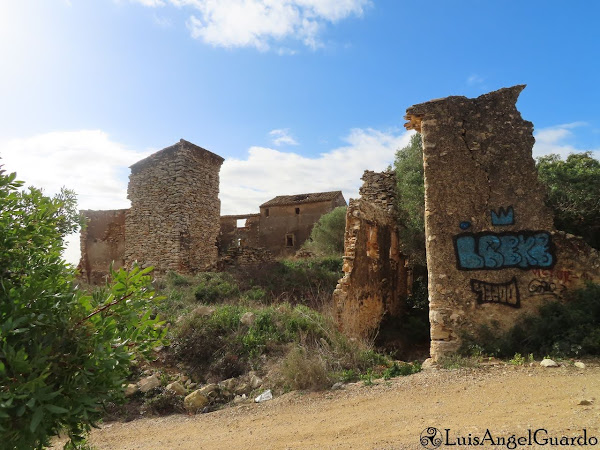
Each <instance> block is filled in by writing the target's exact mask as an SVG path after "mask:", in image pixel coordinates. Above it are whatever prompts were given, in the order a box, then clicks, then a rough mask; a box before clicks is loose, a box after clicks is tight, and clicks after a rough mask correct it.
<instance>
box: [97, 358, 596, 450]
mask: <svg viewBox="0 0 600 450" xmlns="http://www.w3.org/2000/svg"><path fill="white" fill-rule="evenodd" d="M538 364H539V363H536V366H534V367H514V366H510V365H504V364H502V365H498V366H490V367H482V368H477V369H460V370H452V371H448V370H429V371H426V372H421V373H419V374H416V375H412V376H409V377H403V378H395V379H393V380H390V381H388V382H386V381H383V380H377V381H376V384H375V385H374V386H365V385H364V383H362V382H361V383H353V384H349V385H346V387H345V388H344V389H343V390H339V391H328V392H320V393H299V392H292V393H288V394H285V395H283V396H280V397H276V398H274V399H273V400H271V401H269V402H266V403H262V404H246V405H240V406H234V407H228V408H225V409H222V410H220V411H216V412H213V413H210V414H200V415H196V416H184V415H175V416H169V417H163V418H148V419H141V420H136V421H133V422H129V423H108V424H104V425H103V426H102V428H101V429H100V430H94V432H93V433H92V434H91V437H90V440H89V441H90V444H92V445H94V446H95V447H96V448H98V449H232V450H233V449H328V448H330V449H362V448H365V449H403V448H415V449H422V448H423V447H422V446H421V445H420V444H419V436H420V434H421V432H422V431H423V430H424V429H426V428H427V427H436V428H438V429H440V430H441V432H442V433H446V432H445V429H446V428H447V429H449V430H450V431H449V432H448V436H449V439H450V441H449V442H451V443H452V442H454V443H458V445H454V446H453V447H450V448H466V445H460V441H457V439H458V437H461V436H462V437H464V438H465V439H468V437H469V434H470V435H471V443H473V439H474V438H475V437H479V436H480V437H484V436H485V432H486V429H489V430H490V433H491V436H492V438H494V439H497V438H498V437H506V438H508V437H510V436H511V435H513V434H514V435H516V437H520V436H525V437H527V436H528V430H532V431H535V430H536V429H538V428H543V429H546V430H547V431H548V435H547V436H546V435H545V434H544V433H543V432H539V434H538V441H540V440H543V438H544V437H550V436H552V437H558V438H560V437H561V436H569V437H571V436H578V435H579V434H581V433H583V431H582V430H583V429H584V428H585V429H586V430H587V436H588V439H589V437H590V436H595V437H597V438H598V440H599V441H600V426H599V425H600V365H598V363H595V364H594V363H592V364H589V363H588V367H586V368H585V369H578V368H575V367H573V366H564V367H559V368H547V369H544V368H541V367H539V366H538ZM593 398H594V400H595V398H597V399H598V401H592V404H591V405H579V402H580V401H581V400H583V399H586V400H592V399H593ZM467 443H468V442H467ZM488 443H489V440H488V441H486V444H488ZM443 447H444V446H442V448H443ZM485 447H486V448H491V447H492V446H490V445H486V446H485ZM479 448H482V447H479ZM497 448H506V447H502V446H499V447H497ZM518 448H525V447H518ZM526 448H536V446H535V445H534V446H533V447H530V446H527V447H526ZM539 448H542V447H541V446H539ZM543 448H549V446H546V447H543Z"/></svg>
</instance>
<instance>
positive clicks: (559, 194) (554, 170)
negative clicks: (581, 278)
mask: <svg viewBox="0 0 600 450" xmlns="http://www.w3.org/2000/svg"><path fill="white" fill-rule="evenodd" d="M537 169H538V175H539V178H540V181H541V182H542V183H544V184H545V185H546V186H547V188H548V201H547V204H548V206H550V208H552V211H553V212H554V225H555V226H556V228H557V229H559V230H563V231H567V232H569V233H572V234H576V235H578V236H582V237H583V238H584V239H585V240H586V241H587V243H588V244H590V245H591V246H592V247H594V248H597V249H600V204H599V203H598V198H600V161H598V160H597V159H595V158H594V157H592V154H591V153H590V152H586V153H574V154H571V155H569V156H568V157H567V159H566V161H563V160H561V159H560V156H558V155H547V156H542V157H541V158H538V160H537Z"/></svg>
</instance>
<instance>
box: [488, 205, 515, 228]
mask: <svg viewBox="0 0 600 450" xmlns="http://www.w3.org/2000/svg"><path fill="white" fill-rule="evenodd" d="M490 213H491V215H492V225H513V224H514V223H515V212H514V210H513V207H512V206H509V207H508V208H506V210H505V209H504V208H502V207H501V208H500V209H499V210H498V212H496V211H494V210H492V211H490Z"/></svg>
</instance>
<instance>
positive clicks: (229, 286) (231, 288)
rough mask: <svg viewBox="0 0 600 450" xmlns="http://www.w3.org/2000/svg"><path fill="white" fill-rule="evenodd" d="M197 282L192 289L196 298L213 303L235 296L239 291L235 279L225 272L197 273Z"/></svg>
mask: <svg viewBox="0 0 600 450" xmlns="http://www.w3.org/2000/svg"><path fill="white" fill-rule="evenodd" d="M198 280H199V284H198V286H197V287H196V290H195V291H194V296H195V297H196V300H198V301H199V302H204V303H214V302H215V301H217V300H225V299H227V298H231V297H234V296H237V295H238V294H239V293H240V291H239V289H238V286H237V283H236V281H235V279H234V278H233V277H232V276H231V275H230V274H228V273H225V272H206V273H201V274H200V275H198Z"/></svg>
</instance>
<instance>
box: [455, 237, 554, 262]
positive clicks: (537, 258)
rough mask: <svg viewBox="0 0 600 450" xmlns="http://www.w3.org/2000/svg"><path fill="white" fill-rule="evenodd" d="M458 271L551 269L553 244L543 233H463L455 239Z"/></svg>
mask: <svg viewBox="0 0 600 450" xmlns="http://www.w3.org/2000/svg"><path fill="white" fill-rule="evenodd" d="M454 250H455V252H456V261H457V266H458V269H459V270H500V269H507V268H511V267H515V268H518V269H538V268H551V267H552V266H553V265H554V263H555V262H556V258H555V256H554V245H553V244H552V239H551V236H550V234H549V233H548V232H546V231H518V232H506V233H490V232H483V233H462V234H459V235H456V236H454Z"/></svg>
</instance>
